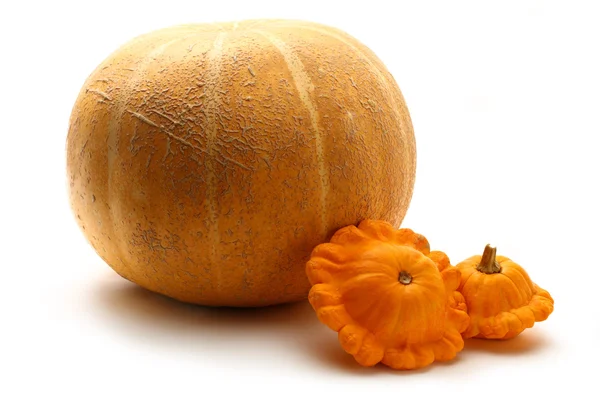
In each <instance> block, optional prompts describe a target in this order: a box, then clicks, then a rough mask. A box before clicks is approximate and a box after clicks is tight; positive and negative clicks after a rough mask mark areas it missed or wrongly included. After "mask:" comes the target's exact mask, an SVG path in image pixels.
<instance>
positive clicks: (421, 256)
mask: <svg viewBox="0 0 600 400" xmlns="http://www.w3.org/2000/svg"><path fill="white" fill-rule="evenodd" d="M429 255H432V256H431V257H429ZM448 265H449V260H448V257H447V256H446V255H445V254H444V253H442V252H440V251H435V252H430V251H429V243H428V242H427V240H426V239H425V238H424V237H423V236H422V235H418V234H415V233H414V232H413V231H412V230H410V229H399V230H397V229H394V228H393V227H392V225H390V224H389V223H387V222H384V221H373V220H365V221H362V222H361V223H360V224H359V225H358V227H357V226H354V225H350V226H346V227H344V228H342V229H340V230H338V231H337V232H336V233H335V235H334V236H333V237H332V238H331V240H330V241H329V242H328V243H323V244H321V245H318V246H317V247H316V248H315V249H314V250H313V252H312V254H311V259H310V260H309V261H308V262H307V264H306V273H307V275H308V278H309V280H310V283H311V284H312V285H313V286H312V288H311V290H310V293H309V302H310V304H311V305H312V307H313V308H314V310H315V311H316V314H317V316H318V318H319V320H320V321H321V322H322V323H324V324H325V325H327V326H328V327H329V328H330V329H332V330H334V331H336V332H338V339H339V342H340V344H341V346H342V348H343V349H344V350H345V351H346V352H347V353H349V354H351V355H353V356H354V358H355V360H356V361H357V362H358V363H359V364H360V365H363V366H373V365H376V364H378V363H379V362H381V363H383V364H385V365H388V366H390V367H391V368H394V369H416V368H421V367H425V366H427V365H429V364H431V363H432V362H433V361H434V360H450V359H452V358H454V357H455V356H456V354H457V352H459V351H460V350H462V348H463V346H464V342H463V338H462V336H461V332H463V331H464V330H465V329H466V328H467V326H468V324H469V317H468V314H467V313H466V309H465V308H466V305H465V302H464V299H463V297H462V295H461V294H460V293H459V292H457V291H456V290H457V289H458V286H459V284H460V273H459V272H458V270H456V269H455V268H448Z"/></svg>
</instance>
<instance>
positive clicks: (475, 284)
mask: <svg viewBox="0 0 600 400" xmlns="http://www.w3.org/2000/svg"><path fill="white" fill-rule="evenodd" d="M456 268H457V269H458V270H459V271H460V273H461V284H460V288H459V291H460V292H461V293H462V295H463V296H464V298H465V300H466V302H467V308H468V310H469V316H470V321H471V322H470V324H469V328H468V329H467V330H466V331H465V332H464V334H463V336H464V337H465V338H470V337H476V338H484V339H510V338H513V337H515V336H517V335H518V334H519V333H521V332H522V331H523V330H525V329H527V328H531V327H532V326H533V324H534V323H535V322H539V321H544V320H545V319H546V318H548V316H549V315H550V314H551V313H552V311H553V310H554V300H553V299H552V297H551V296H550V294H549V293H548V292H547V291H546V290H544V289H542V288H540V287H539V286H538V285H536V284H535V283H533V282H532V281H531V279H530V278H529V275H528V274H527V272H526V271H525V269H523V267H521V266H520V265H519V264H517V263H515V262H514V261H512V260H510V259H509V258H507V257H503V256H496V249H495V248H493V247H490V246H489V245H487V246H486V247H485V250H484V252H483V255H478V256H473V257H471V258H468V259H466V260H464V261H462V262H460V263H459V264H457V265H456Z"/></svg>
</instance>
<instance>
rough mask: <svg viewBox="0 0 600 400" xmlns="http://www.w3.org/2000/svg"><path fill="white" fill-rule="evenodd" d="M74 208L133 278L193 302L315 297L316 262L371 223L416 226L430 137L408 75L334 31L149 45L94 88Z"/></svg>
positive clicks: (282, 31)
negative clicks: (412, 215) (332, 240)
mask: <svg viewBox="0 0 600 400" xmlns="http://www.w3.org/2000/svg"><path fill="white" fill-rule="evenodd" d="M66 148H67V174H68V182H69V196H70V203H71V207H72V209H73V212H74V214H75V216H76V217H77V223H78V224H79V226H80V228H81V230H82V231H83V234H84V235H85V237H86V238H87V239H88V241H89V242H90V243H91V245H92V246H93V248H94V249H95V250H96V252H97V253H98V254H99V255H100V256H101V257H102V259H104V260H105V261H106V263H107V264H108V265H110V266H111V267H112V268H113V269H114V270H115V271H116V272H117V273H119V274H120V275H121V276H123V277H125V278H126V279H129V280H131V281H133V282H135V283H137V284H139V285H141V286H143V287H145V288H147V289H149V290H152V291H155V292H158V293H162V294H164V295H167V296H170V297H173V298H176V299H178V300H181V301H185V302H190V303H198V304H204V305H214V306H240V307H246V306H265V305H269V304H276V303H284V302H290V301H297V300H302V299H305V298H306V296H307V293H308V290H309V288H310V285H309V282H308V280H307V278H306V274H305V272H304V266H305V264H306V261H307V260H308V259H309V256H310V252H311V251H312V249H313V248H314V247H315V246H316V245H318V244H319V243H323V242H325V241H327V240H328V239H329V237H330V236H331V235H332V234H333V233H334V232H335V231H336V230H337V229H339V228H340V227H343V226H346V225H348V224H352V223H355V221H360V220H362V219H366V218H376V219H382V220H386V221H389V222H391V223H394V224H400V222H401V221H402V219H403V217H404V215H405V213H406V210H407V208H408V205H409V202H410V199H411V196H412V191H413V184H414V178H415V168H416V164H415V139H414V135H413V128H412V124H411V120H410V116H409V113H408V110H407V107H406V104H405V102H404V99H403V97H402V94H401V92H400V89H399V87H398V85H397V84H396V82H395V80H394V78H393V77H392V75H391V74H390V73H389V71H388V70H387V69H386V67H385V66H384V65H383V63H382V62H381V61H380V60H379V59H378V58H377V57H376V56H375V55H374V54H373V52H372V51H371V50H369V49H368V48H367V47H366V46H364V45H363V44H361V43H360V42H359V41H358V40H356V39H355V38H353V37H351V36H350V35H348V34H346V33H344V32H342V31H340V30H338V29H335V28H332V27H328V26H324V25H321V24H316V23H311V22H302V21H286V20H256V21H243V22H235V23H221V24H199V25H182V26H175V27H171V28H167V29H162V30H158V31H155V32H151V33H148V34H144V35H142V36H139V37H137V38H135V39H133V40H132V41H130V42H128V43H126V44H125V45H123V47H121V48H119V49H117V51H115V52H114V53H113V54H111V55H110V56H109V57H108V58H107V59H106V60H104V61H103V62H102V63H101V65H99V66H98V68H97V69H96V70H95V71H93V73H92V74H91V75H90V76H89V78H88V79H87V80H86V82H85V84H84V85H83V88H82V89H81V92H80V94H79V97H78V98H77V100H76V103H75V105H74V107H73V111H72V114H71V119H70V126H69V133H68V138H67V146H66Z"/></svg>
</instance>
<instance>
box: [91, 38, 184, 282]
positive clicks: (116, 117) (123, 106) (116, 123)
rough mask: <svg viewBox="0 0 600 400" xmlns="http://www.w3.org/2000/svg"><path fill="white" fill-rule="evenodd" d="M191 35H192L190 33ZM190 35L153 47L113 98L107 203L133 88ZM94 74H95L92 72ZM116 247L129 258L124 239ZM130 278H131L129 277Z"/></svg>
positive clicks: (111, 214)
mask: <svg viewBox="0 0 600 400" xmlns="http://www.w3.org/2000/svg"><path fill="white" fill-rule="evenodd" d="M190 36H191V35H190ZM190 36H185V37H178V38H177V37H176V38H173V39H170V40H168V41H166V42H165V43H162V44H161V45H159V46H156V47H155V48H154V49H152V50H151V51H150V52H149V53H148V54H147V55H146V56H145V57H144V58H142V59H141V61H140V63H139V65H136V68H135V69H134V70H132V74H131V75H132V76H130V77H129V79H127V80H126V81H125V86H124V87H123V88H122V89H121V91H122V93H123V94H124V96H122V97H121V96H119V97H116V98H115V99H114V100H113V104H114V110H113V108H112V107H111V108H110V111H109V113H110V115H111V119H110V121H109V123H108V126H107V133H106V135H107V137H106V146H107V152H106V157H107V159H106V196H107V199H106V201H107V203H108V204H111V202H112V198H113V197H114V196H113V186H114V183H113V180H114V178H113V177H114V165H115V158H116V156H117V155H116V153H117V144H118V141H119V138H120V136H121V121H122V120H123V117H124V116H125V113H126V112H127V102H128V101H129V99H131V97H132V93H131V92H132V89H133V88H134V87H135V85H136V84H137V82H139V81H140V80H141V79H142V75H141V74H142V72H143V73H146V71H145V69H146V68H147V67H148V66H149V65H150V64H151V63H152V62H153V61H155V58H156V57H158V56H159V55H160V54H162V53H163V52H164V51H165V50H166V49H167V48H168V47H169V46H171V45H172V44H175V43H177V42H180V41H182V40H184V39H186V38H188V37H190ZM135 44H136V40H135V39H133V40H132V41H131V46H132V47H133V46H135ZM126 45H127V44H126ZM92 75H94V74H92ZM92 75H90V77H89V78H88V81H89V80H90V79H91V77H92ZM85 86H86V87H87V86H89V84H88V82H86V84H85ZM92 134H93V131H90V136H91V135H92ZM107 217H108V219H109V223H108V224H106V225H107V226H108V227H109V228H108V229H109V231H110V234H109V235H110V236H112V237H114V238H117V237H119V235H118V234H117V231H116V229H115V225H116V224H115V221H116V220H117V218H116V216H115V215H114V212H113V211H112V209H109V212H108V213H107ZM114 243H115V247H116V249H117V250H118V252H119V257H118V258H119V259H125V260H127V258H128V257H127V256H126V254H127V251H125V250H124V248H123V245H124V241H122V240H115V241H114ZM121 263H122V264H123V267H124V268H125V270H126V271H127V270H128V271H127V272H125V274H127V275H129V274H130V273H131V269H132V268H131V267H130V268H127V267H125V265H126V264H125V263H123V262H121ZM128 279H129V278H128Z"/></svg>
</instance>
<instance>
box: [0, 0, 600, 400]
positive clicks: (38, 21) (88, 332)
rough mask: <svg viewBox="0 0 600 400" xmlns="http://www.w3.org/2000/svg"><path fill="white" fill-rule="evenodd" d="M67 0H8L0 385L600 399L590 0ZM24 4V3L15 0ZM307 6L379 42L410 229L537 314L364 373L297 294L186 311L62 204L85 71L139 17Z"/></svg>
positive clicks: (598, 22)
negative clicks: (414, 157)
mask: <svg viewBox="0 0 600 400" xmlns="http://www.w3.org/2000/svg"><path fill="white" fill-rule="evenodd" d="M393 3H394V6H393V7H392V6H391V5H390V4H392V2H382V1H375V0H368V1H361V2H357V3H352V2H350V1H345V2H333V1H329V2H326V1H324V0H321V1H308V0H299V1H291V0H290V1H283V0H282V1H278V2H272V3H267V2H264V1H259V0H247V1H239V2H235V1H225V0H220V1H211V2H209V1H199V0H196V1H189V2H186V1H178V0H168V1H161V2H156V3H154V2H153V1H151V0H149V1H144V2H127V1H124V0H122V1H117V2H112V1H93V2H88V1H79V2H76V3H75V2H74V4H71V5H68V4H65V3H64V2H63V3H61V2H55V1H48V2H38V3H29V2H25V1H19V2H14V3H3V4H4V5H2V6H0V7H1V8H0V33H1V36H0V37H1V38H2V48H1V50H0V82H1V86H0V118H1V125H0V130H1V131H0V134H1V135H2V142H1V144H0V146H1V147H0V174H1V180H0V190H1V195H0V213H1V214H0V236H1V238H0V307H1V313H0V326H1V327H0V368H1V371H0V398H1V399H6V400H9V399H21V398H36V399H42V398H55V397H56V398H61V399H89V398H107V399H108V398H110V399H120V398H129V399H131V398H163V399H183V398H195V399H199V398H212V399H221V398H244V399H248V398H255V397H256V398H274V399H275V398H277V399H279V398H281V399H289V398H293V399H295V398H298V399H300V398H302V399H312V398H329V399H330V398H336V399H337V398H342V399H346V398H363V399H364V398H374V397H375V396H379V395H381V396H386V398H396V397H398V398H400V397H403V398H416V397H418V398H422V397H426V398H428V397H430V396H431V397H433V396H437V397H443V398H448V397H451V398H453V397H460V398H462V399H469V398H482V399H489V398H503V399H504V398H519V399H521V398H526V397H529V396H532V397H533V396H535V397H539V398H543V397H546V396H547V395H552V394H558V395H569V396H577V395H581V396H582V398H595V399H598V398H600V390H599V389H598V386H597V379H598V372H600V367H598V364H597V360H598V359H599V358H600V345H599V342H600V318H599V317H600V304H599V302H598V300H597V299H598V294H597V293H598V289H597V288H598V287H600V273H599V270H600V257H599V256H598V254H600V253H599V250H598V248H599V241H600V234H599V231H598V226H599V224H600V218H599V213H598V208H599V206H600V196H599V195H598V186H599V178H598V176H599V173H600V163H599V161H598V149H599V146H598V140H597V139H598V136H599V135H600V113H599V111H600V78H599V77H600V62H599V60H598V56H599V50H600V12H599V10H598V9H597V8H596V7H594V3H597V2H594V1H589V2H581V1H562V2H558V1H497V2H496V1H494V2H492V1H470V2H466V1H459V0H453V1H439V2H431V1H410V2H408V1H398V2H393ZM16 4H18V5H16ZM265 17H267V18H268V17H277V18H295V19H308V20H313V21H316V22H321V23H325V24H328V25H333V26H336V27H338V28H341V29H343V30H345V31H347V32H348V33H350V34H351V35H353V36H355V37H357V38H358V39H359V40H361V41H362V42H363V43H365V44H366V45H368V46H369V47H371V48H372V49H373V50H374V51H375V53H376V54H378V56H379V57H380V58H381V59H382V60H383V62H384V63H385V64H386V65H387V66H388V68H389V70H390V71H391V72H392V73H393V75H394V76H395V77H396V80H397V81H398V83H399V85H400V87H401V89H402V91H403V93H404V96H405V98H406V100H407V103H408V107H409V109H410V112H411V114H412V118H413V123H414V128H415V133H416V137H417V146H418V171H417V183H416V187H415V193H414V197H413V201H412V204H411V207H410V210H409V212H408V215H407V217H406V219H405V222H404V223H403V225H404V226H406V227H410V228H413V229H414V230H416V231H418V232H420V233H423V234H425V235H426V236H427V237H428V238H429V240H430V242H431V244H432V246H433V247H434V248H438V249H441V250H444V251H446V252H447V253H448V254H449V255H450V258H451V260H452V261H453V262H458V261H460V260H462V259H464V258H466V257H468V256H471V255H473V254H477V253H480V252H481V250H482V249H483V246H484V245H485V244H486V243H488V242H489V243H492V244H493V245H495V246H497V247H498V252H499V254H503V255H507V256H509V257H511V258H513V259H514V260H515V261H517V262H518V263H520V264H522V265H523V266H524V267H525V268H526V269H527V270H528V271H529V273H530V275H531V276H532V278H533V280H534V281H536V282H537V283H538V284H539V285H540V286H542V287H544V288H546V289H548V290H549V291H550V293H551V294H552V295H553V297H554V299H555V301H556V305H555V311H554V313H553V314H552V315H551V316H550V318H549V319H548V320H547V321H545V322H543V323H540V324H537V325H536V326H535V327H534V328H533V329H531V330H528V331H526V332H525V333H523V334H522V335H521V336H519V337H518V338H516V339H514V340H512V341H509V342H501V343H498V342H482V341H469V342H468V343H467V345H466V349H465V350H464V351H463V352H462V353H460V354H459V357H458V358H457V359H456V360H455V361H454V362H451V363H447V364H440V363H437V364H435V365H433V366H432V367H431V368H427V369H424V370H419V371H417V372H409V373H406V372H404V373H402V372H395V371H392V370H390V369H388V368H386V367H376V368H370V369H368V368H362V367H359V366H358V365H356V364H355V362H354V360H353V359H352V357H351V356H349V355H346V354H345V353H344V352H343V351H342V350H341V348H340V347H339V345H338V343H337V338H336V334H335V333H334V332H331V331H329V330H328V329H327V328H326V327H325V326H323V325H321V324H320V323H319V322H318V320H317V318H316V316H315V315H314V313H313V311H312V309H311V308H310V306H309V305H308V304H307V303H299V304H295V305H289V306H282V307H275V308H269V309H259V310H240V311H224V310H211V309H203V308H200V307H191V306H186V305H182V304H178V303H176V302H173V301H170V300H167V299H165V298H162V297H159V296H156V295H153V294H150V293H148V292H145V291H144V290H141V289H139V288H136V287H135V286H133V285H132V284H130V283H128V282H125V281H124V280H122V279H120V278H118V277H117V276H116V274H114V273H113V272H112V271H111V270H110V269H109V268H108V267H107V266H106V265H105V264H104V263H103V262H102V261H101V260H100V259H99V258H98V257H97V256H96V255H95V253H94V252H93V250H92V249H91V248H90V247H89V246H88V245H87V243H86V242H85V241H84V239H83V236H82V235H81V234H80V232H79V231H78V229H77V227H76V225H75V223H74V220H73V218H72V216H71V214H70V210H69V208H68V204H67V199H66V178H65V176H66V175H65V172H64V161H65V157H64V143H65V137H66V133H67V126H68V119H69V114H70V112H71V107H72V105H73V103H74V101H75V98H76V96H77V94H78V91H79V89H80V87H81V85H82V84H83V81H84V80H85V78H86V77H87V75H88V74H89V73H90V72H91V71H92V70H93V69H94V68H95V66H96V65H97V64H98V63H100V62H101V61H102V60H103V59H104V58H105V57H106V56H107V55H108V54H109V53H110V52H112V51H113V50H114V49H115V48H116V47H118V46H119V45H120V44H122V43H123V42H125V41H127V40H129V39H130V38H131V37H133V36H136V35H138V34H140V33H144V32H147V31H150V30H153V29H157V28H161V27H165V26H169V25H172V24H179V23H185V22H214V21H231V20H240V19H249V18H265Z"/></svg>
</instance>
